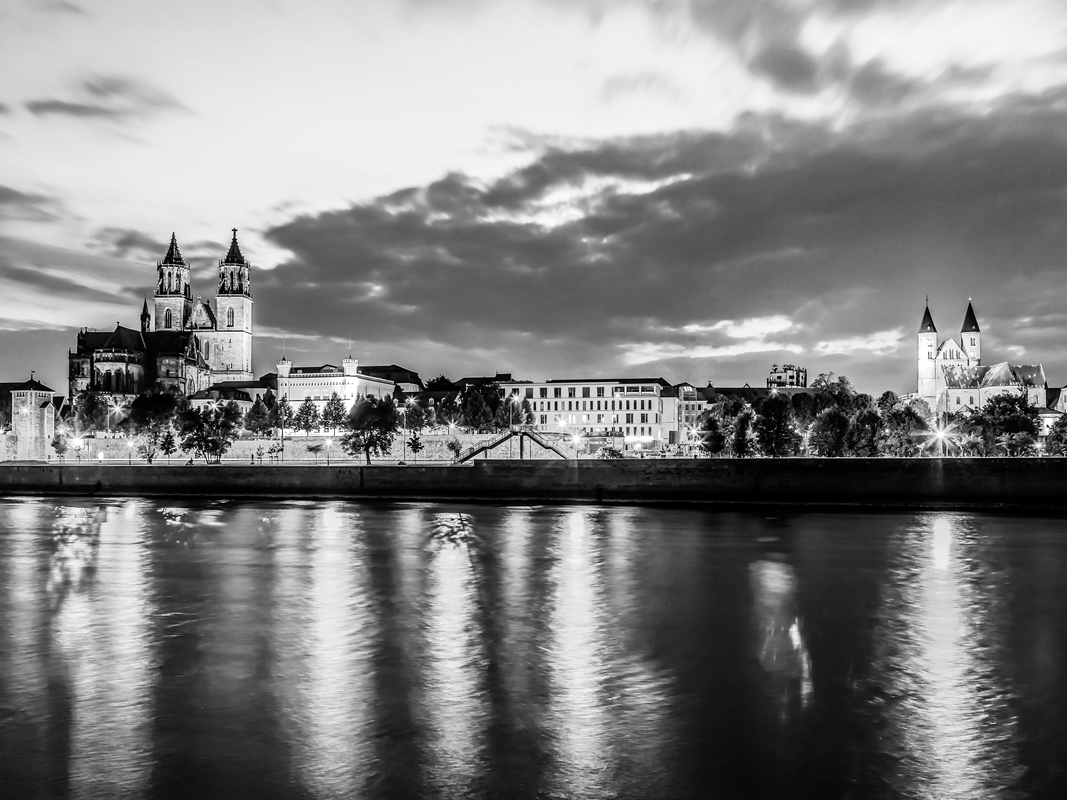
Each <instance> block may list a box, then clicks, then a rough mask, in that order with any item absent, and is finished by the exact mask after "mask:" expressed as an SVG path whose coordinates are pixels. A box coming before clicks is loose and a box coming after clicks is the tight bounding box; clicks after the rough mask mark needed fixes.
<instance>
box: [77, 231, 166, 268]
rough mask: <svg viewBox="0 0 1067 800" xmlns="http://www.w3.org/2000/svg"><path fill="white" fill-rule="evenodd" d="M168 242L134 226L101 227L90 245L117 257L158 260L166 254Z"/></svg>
mask: <svg viewBox="0 0 1067 800" xmlns="http://www.w3.org/2000/svg"><path fill="white" fill-rule="evenodd" d="M168 243H169V240H168V241H167V242H161V241H160V239H158V238H156V237H154V236H149V235H148V234H145V233H142V232H141V231H137V230H133V229H132V228H101V229H100V230H99V231H97V233H96V235H95V237H94V238H93V241H92V242H91V243H90V246H91V247H93V248H94V249H97V250H100V251H102V252H104V253H106V254H107V255H109V256H114V257H115V258H125V259H131V260H137V261H158V260H159V259H161V258H163V256H164V255H165V254H166V252H167V245H168Z"/></svg>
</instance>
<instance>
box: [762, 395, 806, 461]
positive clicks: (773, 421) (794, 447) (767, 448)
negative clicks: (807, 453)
mask: <svg viewBox="0 0 1067 800" xmlns="http://www.w3.org/2000/svg"><path fill="white" fill-rule="evenodd" d="M755 431H756V439H757V440H758V441H759V446H760V449H761V450H762V451H763V454H764V455H767V456H771V457H772V458H781V457H782V456H794V455H796V454H797V451H798V449H799V448H800V434H799V433H797V431H796V429H795V428H794V427H793V409H792V404H791V403H790V402H789V398H787V397H784V396H782V395H780V394H772V395H771V396H770V397H768V398H767V399H766V400H764V401H763V403H761V404H760V407H759V416H758V417H757V418H756V424H755Z"/></svg>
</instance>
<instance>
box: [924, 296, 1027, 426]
mask: <svg viewBox="0 0 1067 800" xmlns="http://www.w3.org/2000/svg"><path fill="white" fill-rule="evenodd" d="M916 349H917V353H916V356H917V359H916V360H917V367H918V382H917V391H916V393H915V396H916V397H918V398H920V399H922V400H925V401H926V403H927V404H928V405H929V406H930V408H931V409H932V410H934V411H938V412H949V413H955V412H957V411H961V410H963V409H969V410H976V409H979V408H981V407H982V406H984V405H985V404H986V402H987V401H988V400H989V399H990V398H991V397H994V396H995V395H998V394H1018V395H1024V396H1025V397H1026V399H1027V402H1028V403H1029V404H1030V405H1033V406H1036V407H1037V408H1042V407H1044V406H1045V403H1046V390H1047V388H1048V383H1047V381H1046V379H1045V370H1044V368H1043V367H1042V366H1041V365H1040V364H1009V363H1008V362H1006V361H1002V362H999V363H996V364H989V365H986V364H983V363H982V330H981V328H980V327H979V326H978V318H977V317H976V316H975V313H974V307H973V305H972V304H971V301H970V299H968V301H967V312H966V313H965V314H964V317H963V325H962V326H960V334H959V337H950V338H947V339H945V340H943V341H939V336H938V332H937V327H936V326H935V325H934V319H933V315H932V314H931V313H930V306H929V304H927V306H926V310H925V312H924V313H923V318H922V322H920V323H919V333H918V340H917V343H916Z"/></svg>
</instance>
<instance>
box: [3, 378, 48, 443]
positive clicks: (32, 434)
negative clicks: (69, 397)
mask: <svg viewBox="0 0 1067 800" xmlns="http://www.w3.org/2000/svg"><path fill="white" fill-rule="evenodd" d="M54 396H55V392H53V391H52V390H51V389H49V388H48V387H47V386H45V385H44V384H42V383H41V382H40V381H37V380H34V379H33V378H30V380H28V381H26V382H25V383H23V384H22V385H20V386H15V387H13V388H12V389H11V432H12V433H14V434H15V458H17V459H18V460H19V461H44V460H45V458H46V456H47V454H48V453H49V452H51V451H50V448H49V447H48V445H49V444H50V443H51V441H52V437H53V436H55V424H56V422H55V409H54V408H53V406H52V398H53V397H54Z"/></svg>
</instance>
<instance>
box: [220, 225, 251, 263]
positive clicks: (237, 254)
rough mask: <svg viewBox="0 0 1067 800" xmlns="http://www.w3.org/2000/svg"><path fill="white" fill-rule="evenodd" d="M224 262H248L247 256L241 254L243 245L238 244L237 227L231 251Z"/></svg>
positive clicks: (231, 243) (234, 231)
mask: <svg viewBox="0 0 1067 800" xmlns="http://www.w3.org/2000/svg"><path fill="white" fill-rule="evenodd" d="M222 263H223V264H240V265H242V266H244V265H245V264H247V263H248V262H247V261H245V257H244V256H243V255H241V246H240V245H239V244H237V228H234V229H233V241H231V242H230V251H229V252H228V253H227V254H226V258H224V259H222Z"/></svg>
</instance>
